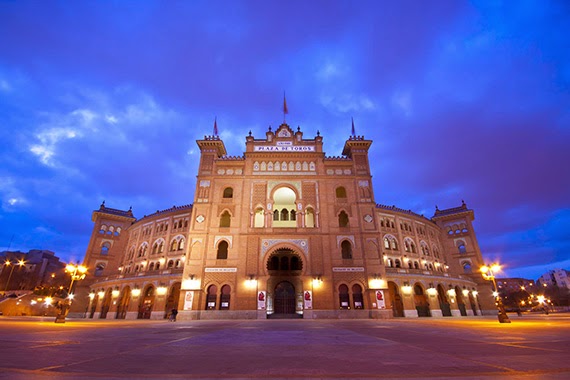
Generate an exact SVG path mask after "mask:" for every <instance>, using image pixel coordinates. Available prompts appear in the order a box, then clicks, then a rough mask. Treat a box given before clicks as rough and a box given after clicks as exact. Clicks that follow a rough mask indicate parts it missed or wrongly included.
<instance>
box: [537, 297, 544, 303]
mask: <svg viewBox="0 0 570 380" xmlns="http://www.w3.org/2000/svg"><path fill="white" fill-rule="evenodd" d="M536 300H537V301H538V302H540V303H544V300H545V298H544V296H538V297H536Z"/></svg>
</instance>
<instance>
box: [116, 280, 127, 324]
mask: <svg viewBox="0 0 570 380" xmlns="http://www.w3.org/2000/svg"><path fill="white" fill-rule="evenodd" d="M130 301H131V288H130V287H128V286H126V287H124V288H123V290H122V291H121V295H120V297H119V303H118V305H117V314H115V319H125V318H126V316H127V310H128V309H129V302H130Z"/></svg>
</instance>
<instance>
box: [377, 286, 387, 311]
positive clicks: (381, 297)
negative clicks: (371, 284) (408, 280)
mask: <svg viewBox="0 0 570 380" xmlns="http://www.w3.org/2000/svg"><path fill="white" fill-rule="evenodd" d="M376 303H377V304H378V309H385V308H386V301H385V300H384V291H382V290H377V291H376Z"/></svg>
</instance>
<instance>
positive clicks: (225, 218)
mask: <svg viewBox="0 0 570 380" xmlns="http://www.w3.org/2000/svg"><path fill="white" fill-rule="evenodd" d="M231 220H232V219H231V215H230V213H229V212H228V210H226V211H224V212H223V213H222V215H221V216H220V227H230V225H231Z"/></svg>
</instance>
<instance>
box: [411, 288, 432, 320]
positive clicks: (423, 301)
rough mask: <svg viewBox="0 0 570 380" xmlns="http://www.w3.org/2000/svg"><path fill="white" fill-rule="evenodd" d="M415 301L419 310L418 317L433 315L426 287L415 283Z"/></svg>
mask: <svg viewBox="0 0 570 380" xmlns="http://www.w3.org/2000/svg"><path fill="white" fill-rule="evenodd" d="M414 303H415V305H416V310H417V311H418V317H431V313H430V311H429V302H428V299H427V297H426V295H425V292H424V288H422V286H421V285H420V284H416V285H414Z"/></svg>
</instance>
